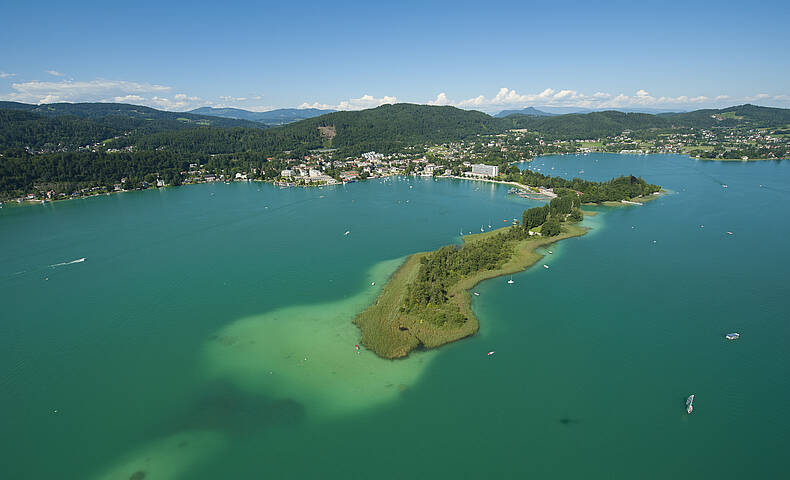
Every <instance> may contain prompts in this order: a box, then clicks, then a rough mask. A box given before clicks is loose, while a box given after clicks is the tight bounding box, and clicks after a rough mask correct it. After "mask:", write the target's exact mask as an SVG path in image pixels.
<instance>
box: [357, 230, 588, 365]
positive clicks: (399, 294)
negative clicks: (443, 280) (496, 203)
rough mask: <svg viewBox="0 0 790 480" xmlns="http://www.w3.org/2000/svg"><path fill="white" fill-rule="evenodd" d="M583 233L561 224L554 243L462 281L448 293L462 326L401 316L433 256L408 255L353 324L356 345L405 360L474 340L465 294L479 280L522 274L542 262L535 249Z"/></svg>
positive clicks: (539, 240)
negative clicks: (417, 352) (411, 288)
mask: <svg viewBox="0 0 790 480" xmlns="http://www.w3.org/2000/svg"><path fill="white" fill-rule="evenodd" d="M507 228H511V227H504V228H501V229H498V230H493V231H491V232H486V233H478V234H473V235H468V236H464V237H463V240H464V242H475V241H478V240H481V239H484V238H486V237H489V236H491V235H495V234H496V233H498V232H500V231H502V230H505V229H507ZM585 233H587V229H586V228H584V227H581V226H579V225H570V224H563V225H562V232H561V233H560V234H559V235H557V236H555V237H531V238H528V239H525V240H521V241H519V242H517V243H516V244H515V253H514V254H513V256H512V257H511V258H510V260H508V261H507V262H506V263H505V264H504V265H502V266H501V267H500V268H498V269H495V270H485V271H481V272H477V273H475V274H474V275H471V276H468V277H465V278H463V279H461V280H460V281H458V282H457V283H455V284H454V285H453V286H452V288H451V289H450V290H449V291H448V297H449V299H450V302H452V303H454V304H456V305H457V306H458V307H459V309H460V311H461V313H462V314H463V315H464V316H466V318H467V321H466V322H464V323H463V324H462V325H460V326H446V325H445V326H437V325H434V324H431V323H428V322H422V321H421V320H420V319H419V318H418V317H417V316H415V315H411V314H408V313H404V312H402V311H401V306H402V305H403V302H404V299H405V298H406V295H407V292H408V285H409V284H410V283H411V282H412V281H414V279H415V278H416V276H417V273H418V271H419V267H420V259H421V258H422V257H424V256H425V255H429V254H430V253H432V252H420V253H415V254H413V255H410V256H409V257H408V258H407V259H406V261H405V262H404V263H403V265H401V266H400V268H398V270H397V271H396V272H395V273H394V274H393V275H392V277H390V279H389V280H388V281H387V283H386V285H384V288H383V289H382V291H381V293H380V294H379V296H378V298H377V299H376V300H375V301H374V302H373V304H372V305H370V306H369V307H368V308H366V309H365V310H364V311H363V312H362V313H360V314H359V315H357V317H356V318H355V319H354V324H355V325H357V326H358V327H359V329H360V330H361V331H362V339H361V340H360V343H362V345H364V346H365V347H366V348H368V349H370V350H371V351H373V352H374V353H375V354H376V355H379V356H380V357H383V358H388V359H395V358H403V357H405V356H407V355H408V354H409V352H411V351H412V350H415V349H419V348H426V349H430V348H436V347H439V346H442V345H445V344H447V343H451V342H455V341H457V340H460V339H462V338H465V337H468V336H470V335H474V334H475V333H476V332H477V330H478V329H479V322H478V320H477V317H476V316H475V315H474V313H473V312H472V308H471V296H470V295H469V290H471V289H472V288H474V287H475V286H476V285H477V284H478V283H480V282H482V281H483V280H488V279H491V278H495V277H501V276H503V275H509V274H513V273H517V272H521V271H523V270H525V269H526V268H527V267H529V266H531V265H533V264H534V263H535V262H537V261H538V260H540V259H541V258H542V257H543V255H541V254H539V253H537V252H536V250H537V249H538V248H539V247H543V246H546V245H550V244H552V243H555V242H558V241H560V240H564V239H566V238H571V237H578V236H581V235H584V234H585Z"/></svg>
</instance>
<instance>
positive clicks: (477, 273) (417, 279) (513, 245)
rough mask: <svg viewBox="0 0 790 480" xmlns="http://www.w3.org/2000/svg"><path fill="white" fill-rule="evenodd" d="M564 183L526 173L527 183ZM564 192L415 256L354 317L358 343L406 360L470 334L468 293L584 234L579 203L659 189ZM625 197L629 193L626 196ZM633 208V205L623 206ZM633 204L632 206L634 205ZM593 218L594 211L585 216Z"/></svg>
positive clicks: (626, 180)
mask: <svg viewBox="0 0 790 480" xmlns="http://www.w3.org/2000/svg"><path fill="white" fill-rule="evenodd" d="M530 178H531V179H533V180H539V181H540V182H543V183H545V182H548V183H553V182H557V183H562V182H561V180H562V179H556V178H552V177H545V176H542V175H540V174H537V175H536V174H535V173H533V172H530V173H528V174H527V176H525V179H530ZM577 186H578V187H580V188H582V189H583V190H584V191H580V190H574V189H571V188H568V187H557V188H555V189H554V191H555V192H559V194H558V195H557V196H556V197H555V198H553V199H552V200H551V201H550V202H549V203H547V204H545V205H543V206H541V207H533V208H530V209H528V210H525V211H524V212H523V214H522V217H521V220H520V221H518V220H514V221H513V224H512V225H510V226H507V227H504V228H500V229H497V230H493V231H490V232H485V233H479V234H474V235H468V236H463V237H462V239H463V243H462V244H461V245H447V246H444V247H441V248H439V249H438V250H435V251H433V252H420V253H415V254H413V255H411V256H409V257H408V258H407V260H406V261H405V262H404V263H403V265H401V267H400V268H399V269H398V270H397V271H396V272H395V273H394V274H393V275H392V277H390V279H389V281H388V282H387V284H386V285H385V286H384V288H383V289H382V291H381V293H380V294H379V296H378V298H377V299H376V300H375V301H374V302H373V304H372V305H370V306H369V307H368V308H367V309H365V310H364V311H363V312H362V313H360V314H359V315H357V317H356V318H355V319H354V323H355V324H356V325H357V326H358V327H359V329H360V330H361V332H362V339H361V343H362V345H364V346H365V347H366V348H368V349H370V350H371V351H373V352H374V353H376V354H377V355H379V356H381V357H384V358H388V359H394V358H402V357H405V356H407V355H408V354H409V352H411V351H412V350H415V349H422V348H424V349H430V348H436V347H439V346H441V345H444V344H447V343H450V342H454V341H456V340H460V339H462V338H465V337H468V336H470V335H473V334H474V333H476V332H477V330H478V328H479V324H478V320H477V318H476V317H475V315H474V313H473V312H472V309H471V305H470V300H471V298H470V294H469V291H470V290H471V289H472V288H474V287H475V285H477V284H478V283H480V282H481V281H483V280H486V279H489V278H494V277H499V276H503V275H508V274H513V273H516V272H520V271H522V270H524V269H526V268H527V267H529V266H530V265H532V264H534V263H535V262H536V261H538V260H539V259H540V258H541V256H542V255H541V254H539V253H538V252H537V249H538V248H539V247H543V246H546V245H549V244H551V243H554V242H557V241H559V240H563V239H565V238H570V237H577V236H581V235H584V234H585V233H586V231H587V230H586V229H585V228H584V227H582V226H581V225H579V224H578V223H579V222H580V221H581V220H582V219H583V218H584V215H585V212H584V211H582V210H581V208H580V207H581V206H582V204H583V203H584V202H585V200H587V201H590V200H593V199H594V200H595V201H598V202H606V201H610V200H613V199H619V198H622V197H623V195H630V196H629V197H628V198H631V199H637V198H643V197H645V196H646V195H652V194H654V193H656V192H658V191H659V190H660V187H659V186H658V185H651V184H648V183H647V182H645V181H644V180H642V179H641V178H635V177H633V176H625V177H619V178H616V179H612V180H610V181H609V182H600V183H598V182H589V181H584V182H583V183H580V184H577ZM625 192H630V193H625ZM626 202H628V203H632V200H626ZM633 203H637V202H633ZM587 214H592V212H587Z"/></svg>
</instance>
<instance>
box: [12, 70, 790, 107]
mask: <svg viewBox="0 0 790 480" xmlns="http://www.w3.org/2000/svg"><path fill="white" fill-rule="evenodd" d="M48 73H50V74H51V75H55V76H57V75H61V74H60V73H59V72H56V71H54V70H52V71H49V72H48ZM14 76H15V74H13V73H6V72H0V78H11V77H14ZM263 98H264V96H263V95H262V94H260V93H256V94H253V93H250V94H247V95H243V96H238V95H220V96H219V97H217V98H215V99H213V100H210V99H205V98H201V97H199V96H196V95H190V94H187V93H183V92H176V91H174V88H173V87H170V86H167V85H160V84H153V83H146V82H135V81H127V80H106V79H96V80H90V81H77V80H73V79H66V78H64V79H58V80H56V81H40V80H33V81H24V82H19V81H18V82H13V83H11V86H10V92H7V93H5V94H0V100H10V101H16V102H24V103H35V104H41V103H56V102H117V103H132V104H137V105H146V106H150V107H154V108H158V109H163V110H174V111H184V110H191V109H194V108H198V107H203V106H212V107H231V108H243V109H246V110H251V111H258V112H262V111H268V110H272V109H274V108H278V107H274V106H271V103H275V102H271V99H270V98H268V97H267V98H268V100H269V101H270V102H271V103H270V104H269V105H263V104H262V102H261V100H262V99H263ZM399 101H411V102H414V103H424V104H428V105H452V106H455V107H459V108H464V109H474V110H482V111H485V112H490V113H493V112H497V111H500V110H504V109H516V108H524V107H531V106H534V107H538V108H540V107H571V108H577V109H590V110H596V109H608V108H611V109H628V108H632V109H640V108H641V109H649V108H654V109H695V108H706V107H724V106H729V105H735V104H740V103H759V104H762V105H774V106H783V107H788V106H790V95H788V94H768V93H756V94H754V95H749V96H742V97H732V96H729V95H726V94H717V95H678V96H659V95H653V94H651V93H650V92H648V91H647V90H645V89H638V90H636V91H635V92H633V93H622V92H621V93H610V92H604V91H596V92H594V93H584V92H581V91H578V90H573V89H567V88H557V89H555V88H544V89H543V90H541V91H539V92H534V93H520V92H518V91H516V90H515V89H510V88H508V87H502V88H500V89H499V90H498V91H496V92H495V93H494V94H493V95H477V96H474V97H470V98H460V99H453V98H450V97H449V96H448V95H447V93H446V92H441V93H439V94H437V95H436V97H435V98H432V99H428V100H419V99H416V100H415V99H410V100H401V99H399V98H398V97H396V96H395V95H384V96H382V97H374V96H373V95H370V94H365V95H362V96H360V97H351V98H348V99H346V100H341V101H339V102H337V103H322V102H319V101H313V102H303V103H302V104H301V105H299V106H298V108H320V109H332V110H363V109H367V108H375V107H378V106H380V105H385V104H392V103H397V102H399ZM267 103H269V102H267Z"/></svg>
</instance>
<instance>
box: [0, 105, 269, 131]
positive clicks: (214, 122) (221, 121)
mask: <svg viewBox="0 0 790 480" xmlns="http://www.w3.org/2000/svg"><path fill="white" fill-rule="evenodd" d="M0 109H6V110H24V111H27V112H32V113H37V114H39V115H42V116H45V117H59V116H64V115H68V116H74V117H79V118H87V119H90V120H96V121H106V120H108V119H118V118H125V119H133V120H143V121H145V122H150V123H154V124H157V123H158V124H164V125H167V124H168V123H172V125H175V126H179V128H182V127H184V126H189V125H202V126H212V127H254V128H262V126H261V125H260V124H259V123H257V122H251V121H247V120H242V119H235V118H222V117H215V116H210V115H197V114H194V113H188V112H168V111H164V110H157V109H155V108H151V107H144V106H142V105H130V104H127V103H104V102H96V103H45V104H41V105H32V104H28V103H19V102H0Z"/></svg>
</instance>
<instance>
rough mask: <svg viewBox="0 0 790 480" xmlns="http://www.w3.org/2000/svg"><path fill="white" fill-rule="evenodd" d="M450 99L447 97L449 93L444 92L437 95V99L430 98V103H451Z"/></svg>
mask: <svg viewBox="0 0 790 480" xmlns="http://www.w3.org/2000/svg"><path fill="white" fill-rule="evenodd" d="M449 104H450V101H449V100H448V99H447V94H446V93H444V92H442V93H440V94H439V95H436V99H435V100H428V105H449Z"/></svg>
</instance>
